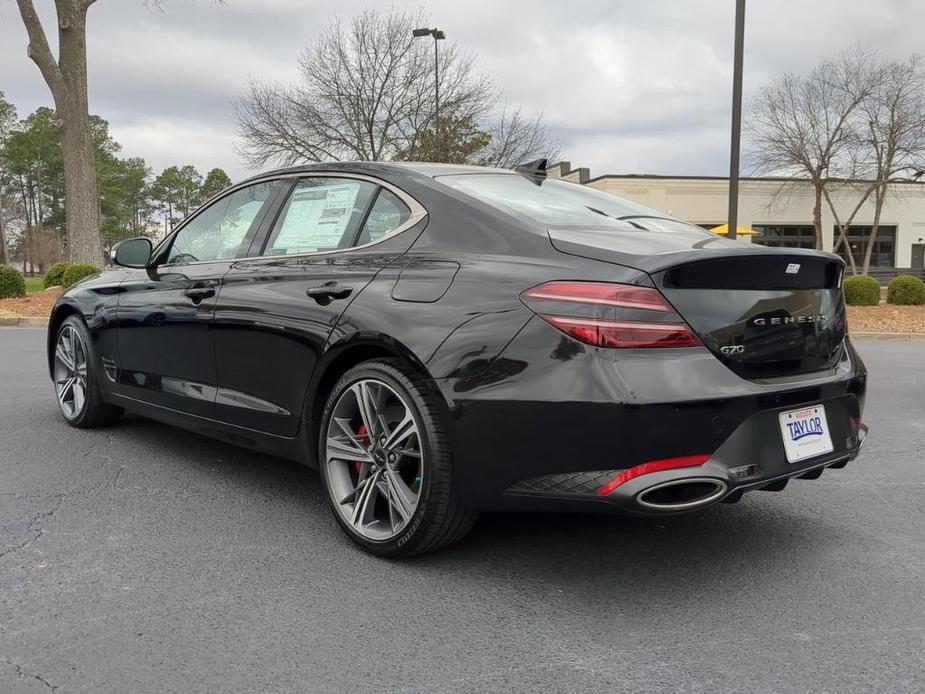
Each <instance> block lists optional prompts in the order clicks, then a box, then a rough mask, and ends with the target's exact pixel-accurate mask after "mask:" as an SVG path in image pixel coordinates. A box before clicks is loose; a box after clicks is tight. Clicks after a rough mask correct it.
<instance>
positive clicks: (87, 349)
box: [52, 315, 124, 429]
mask: <svg viewBox="0 0 925 694" xmlns="http://www.w3.org/2000/svg"><path fill="white" fill-rule="evenodd" d="M68 329H70V330H73V331H75V332H76V333H77V336H78V338H79V339H80V342H81V348H82V349H83V350H84V353H85V355H86V366H87V375H86V384H85V385H86V387H85V396H84V399H83V403H82V407H81V408H79V409H77V408H75V410H76V411H75V412H73V413H69V412H67V411H66V410H65V408H64V406H63V405H62V403H61V402H60V400H58V411H59V412H60V413H61V416H62V417H64V421H66V422H67V423H68V424H70V425H71V426H72V427H77V428H79V429H89V428H93V427H102V426H110V425H112V424H115V423H116V422H118V421H119V419H121V418H122V414H123V412H124V410H123V409H122V408H121V407H116V406H115V405H110V404H109V403H106V402H103V399H102V396H101V394H100V379H101V378H102V375H103V374H102V373H101V372H102V365H101V363H100V359H99V357H98V355H97V353H96V349H95V348H94V345H93V339H92V338H91V337H90V331H89V330H87V326H86V324H85V323H84V322H83V320H82V319H81V318H80V317H79V316H77V315H71V316H68V317H67V318H65V319H64V321H63V322H62V323H61V325H60V326H59V327H58V332H57V334H56V335H55V342H54V346H53V347H52V349H55V348H56V346H57V345H58V341H59V339H60V338H61V335H62V333H64V332H65V330H68ZM54 359H55V357H54V353H53V354H52V362H53V364H54ZM52 368H53V370H54V368H55V367H54V366H53V367H52ZM53 378H54V376H53ZM57 388H58V386H57V383H56V384H55V396H56V399H57V395H58V392H57Z"/></svg>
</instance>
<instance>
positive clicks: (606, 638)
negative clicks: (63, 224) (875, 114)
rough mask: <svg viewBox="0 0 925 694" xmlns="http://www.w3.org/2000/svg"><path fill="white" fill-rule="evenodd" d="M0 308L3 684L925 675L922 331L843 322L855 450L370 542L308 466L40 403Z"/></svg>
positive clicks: (895, 678)
mask: <svg viewBox="0 0 925 694" xmlns="http://www.w3.org/2000/svg"><path fill="white" fill-rule="evenodd" d="M43 340H44V331H43V330H36V329H26V328H8V329H0V692H48V691H52V690H54V691H57V692H59V693H61V694H64V693H67V692H95V693H99V692H158V693H163V692H207V691H208V692H223V693H228V692H341V691H343V692H395V691H398V692H456V691H459V692H472V691H492V692H501V691H504V692H508V691H512V692H513V691H517V692H519V691H524V692H597V691H600V692H618V691H626V692H634V693H638V692H730V691H731V692H800V693H805V692H833V693H834V692H838V693H840V694H841V693H844V692H922V691H925V341H887V340H859V341H858V345H859V349H860V351H861V353H862V354H863V356H864V358H865V360H866V361H867V364H868V367H869V369H870V371H871V384H870V391H869V397H868V406H867V412H866V417H865V419H866V420H867V422H868V423H869V424H870V426H871V432H872V433H871V437H870V438H869V440H868V442H867V444H866V450H865V452H864V453H862V456H861V458H860V459H859V460H858V461H856V462H855V463H853V464H851V465H849V466H848V467H847V468H846V469H844V470H840V471H830V472H827V473H826V474H824V475H823V476H822V478H821V479H820V480H817V481H797V482H794V483H792V484H791V485H790V486H789V487H788V488H787V489H786V490H785V491H784V492H783V493H779V494H773V493H755V494H751V495H747V496H746V497H745V499H744V500H743V502H742V503H739V504H737V505H720V506H718V507H714V508H712V509H709V510H707V511H705V512H702V513H700V514H698V515H694V516H687V517H676V518H670V519H664V520H638V519H621V518H603V519H602V518H593V517H572V516H556V515H500V514H499V515H490V516H487V517H483V519H482V521H481V522H480V523H479V525H478V526H477V527H476V529H475V530H474V532H473V533H472V534H471V535H470V536H469V537H468V538H467V539H466V540H465V541H464V542H463V543H462V544H460V545H458V546H456V547H454V548H452V549H450V550H448V551H444V552H442V553H439V554H434V555H430V556H425V557H421V558H418V559H416V560H412V561H408V562H404V563H393V562H387V561H382V560H377V559H374V558H371V557H368V556H366V555H364V554H362V553H361V552H360V551H359V550H357V549H355V548H354V547H353V546H352V545H351V544H349V543H348V542H347V541H346V540H345V538H344V537H342V535H341V533H340V531H339V529H338V528H337V527H336V525H335V523H334V521H333V519H332V518H331V517H330V516H329V513H328V510H327V508H326V506H325V504H324V503H323V499H322V496H321V488H320V484H319V482H318V480H317V478H316V474H315V473H313V472H312V471H310V470H307V469H305V468H302V467H300V466H298V465H296V464H293V463H288V462H285V461H280V460H276V459H267V458H265V457H262V456H260V455H257V454H254V453H251V452H248V451H244V450H238V449H236V448H232V447H230V446H227V445H224V444H220V443H216V442H213V441H210V440H207V439H204V438H200V437H198V436H195V435H192V434H187V433H184V432H181V431H177V430H174V429H171V428H168V427H165V426H162V425H159V424H155V423H153V422H149V421H145V420H142V419H139V418H134V417H133V418H127V419H126V420H125V421H124V422H123V423H122V424H121V425H120V426H118V427H116V428H113V429H108V430H96V431H78V430H74V429H71V428H69V427H67V426H66V425H65V424H64V422H63V421H62V420H61V419H60V418H59V416H58V414H57V412H56V409H55V404H54V399H53V393H52V388H51V385H50V382H49V380H48V377H47V373H46V371H45V367H44V361H43V359H44V357H43V354H42V350H43V344H44V343H43Z"/></svg>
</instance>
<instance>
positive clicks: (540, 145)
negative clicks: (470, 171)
mask: <svg viewBox="0 0 925 694" xmlns="http://www.w3.org/2000/svg"><path fill="white" fill-rule="evenodd" d="M488 133H489V135H490V136H491V139H490V141H489V143H488V146H487V147H486V148H485V149H484V150H483V151H482V152H480V153H479V163H482V164H487V165H489V166H498V167H501V168H505V169H510V168H513V167H515V166H517V165H518V164H523V163H524V162H526V161H532V160H534V159H543V158H545V159H549V161H555V160H556V158H557V157H558V156H559V149H560V147H561V142H560V141H559V139H558V138H556V137H554V136H552V135H550V133H549V131H548V130H547V129H546V126H545V125H543V117H542V115H541V114H538V113H537V114H534V115H532V116H527V115H524V113H523V111H522V110H521V109H519V108H517V109H512V108H510V107H508V106H505V107H504V108H503V109H502V110H501V114H500V115H499V116H498V117H497V118H496V119H494V120H492V122H491V124H490V125H489V129H488Z"/></svg>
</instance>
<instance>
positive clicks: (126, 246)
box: [112, 238, 154, 268]
mask: <svg viewBox="0 0 925 694" xmlns="http://www.w3.org/2000/svg"><path fill="white" fill-rule="evenodd" d="M153 249H154V246H153V245H152V244H151V239H146V238H137V239H128V240H127V241H122V242H121V243H118V244H116V247H115V248H113V249H112V262H114V263H115V264H116V265H121V266H122V267H136V268H142V267H147V266H148V262H149V261H150V260H151V251H152V250H153Z"/></svg>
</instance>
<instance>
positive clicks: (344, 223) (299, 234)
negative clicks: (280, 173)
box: [270, 179, 366, 254]
mask: <svg viewBox="0 0 925 694" xmlns="http://www.w3.org/2000/svg"><path fill="white" fill-rule="evenodd" d="M363 185H365V184H364V183H362V182H360V181H343V180H337V179H334V180H332V181H331V182H328V181H324V182H322V183H321V184H319V183H318V181H317V179H316V180H306V181H302V182H301V183H299V185H298V186H297V187H296V189H295V191H293V193H292V197H291V199H290V200H289V204H288V205H287V208H286V210H285V211H284V214H283V217H282V219H281V221H280V222H278V223H277V228H276V230H275V233H274V234H273V238H272V239H271V244H270V247H271V250H272V251H273V252H274V253H281V254H282V253H285V254H291V253H311V252H314V251H320V250H332V249H336V248H339V247H340V246H341V243H342V241H343V239H344V235H345V234H346V233H347V231H348V228H349V227H350V225H351V220H352V219H353V216H354V211H355V210H356V209H357V207H358V198H359V197H360V193H361V188H362V186H363ZM364 197H366V196H364ZM362 204H365V203H362Z"/></svg>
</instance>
